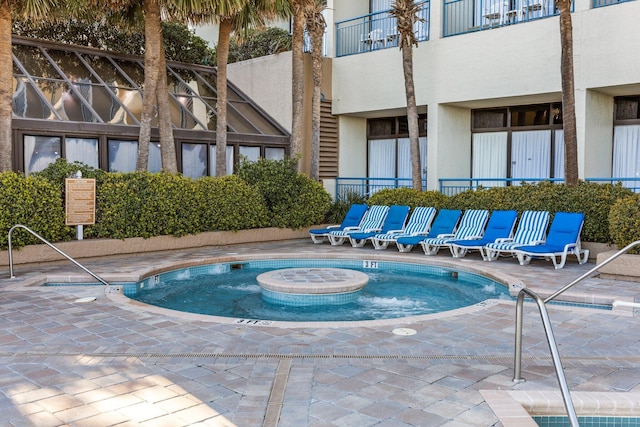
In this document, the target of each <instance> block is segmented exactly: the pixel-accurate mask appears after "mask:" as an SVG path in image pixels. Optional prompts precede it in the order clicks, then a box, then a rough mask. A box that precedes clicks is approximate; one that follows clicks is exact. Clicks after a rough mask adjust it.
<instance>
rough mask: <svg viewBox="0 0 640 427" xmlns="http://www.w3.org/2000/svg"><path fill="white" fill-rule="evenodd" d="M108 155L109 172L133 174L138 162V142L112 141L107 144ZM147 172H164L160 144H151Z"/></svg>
mask: <svg viewBox="0 0 640 427" xmlns="http://www.w3.org/2000/svg"><path fill="white" fill-rule="evenodd" d="M107 154H108V156H109V172H123V173H126V172H133V171H135V170H136V163H137V162H138V141H120V140H117V139H110V140H109V142H108V144H107ZM147 170H148V171H149V172H160V170H162V156H161V154H160V144H159V143H158V142H151V143H150V144H149V163H148V164H147Z"/></svg>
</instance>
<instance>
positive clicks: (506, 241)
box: [494, 237, 513, 243]
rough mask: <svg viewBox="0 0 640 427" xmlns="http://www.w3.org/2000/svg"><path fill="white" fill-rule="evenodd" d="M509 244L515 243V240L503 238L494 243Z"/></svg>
mask: <svg viewBox="0 0 640 427" xmlns="http://www.w3.org/2000/svg"><path fill="white" fill-rule="evenodd" d="M508 242H513V239H512V238H511V237H503V238H500V239H496V241H495V242H494V243H508Z"/></svg>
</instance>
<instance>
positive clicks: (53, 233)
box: [0, 172, 74, 249]
mask: <svg viewBox="0 0 640 427" xmlns="http://www.w3.org/2000/svg"><path fill="white" fill-rule="evenodd" d="M16 224H22V225H25V226H27V227H29V228H30V229H31V230H33V231H35V232H36V233H38V234H39V235H41V236H42V237H44V238H45V239H46V240H48V241H50V242H58V241H62V240H70V239H71V238H72V236H73V234H74V233H73V228H71V227H67V226H65V225H64V210H63V208H62V194H61V192H60V189H59V188H58V187H57V186H56V185H55V184H52V183H51V182H49V181H47V180H46V179H42V178H39V177H36V176H30V177H27V178H25V177H24V176H23V175H18V174H16V173H14V172H3V173H0V248H2V249H7V248H8V234H9V230H10V229H11V227H13V226H14V225H16ZM11 243H12V245H13V247H14V248H19V247H21V246H24V245H30V244H36V243H41V241H40V240H39V239H37V238H35V237H33V236H32V235H31V234H30V233H28V232H26V231H24V230H21V229H16V230H15V231H14V232H13V233H12V235H11Z"/></svg>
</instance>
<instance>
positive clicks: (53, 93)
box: [12, 37, 289, 177]
mask: <svg viewBox="0 0 640 427" xmlns="http://www.w3.org/2000/svg"><path fill="white" fill-rule="evenodd" d="M13 70H14V78H13V102H12V109H13V120H12V123H13V124H12V128H13V135H14V140H13V152H14V158H13V164H14V169H15V170H18V171H24V172H25V173H26V174H29V173H31V172H36V171H40V170H42V169H44V168H45V167H46V166H47V165H48V164H49V163H51V162H53V161H55V159H57V158H60V157H62V158H66V159H67V160H68V161H76V160H77V161H81V162H83V163H86V164H88V165H90V166H93V167H96V168H101V169H104V170H108V171H118V172H130V171H132V170H134V169H135V165H136V157H137V149H138V142H137V139H138V134H139V128H140V119H141V111H142V99H143V97H144V61H143V58H142V57H138V56H126V55H115V54H110V53H108V52H104V51H101V50H97V49H92V48H86V47H79V46H71V45H64V44H54V43H47V42H43V41H40V40H34V39H27V38H20V37H14V38H13ZM166 71H167V90H168V94H169V104H170V115H171V123H172V126H173V129H174V140H175V146H176V156H177V159H176V160H177V163H178V168H179V170H180V171H181V172H182V173H183V174H184V175H186V176H191V177H200V176H206V175H215V162H216V159H215V153H216V150H215V143H216V132H215V130H216V121H217V116H216V112H215V106H216V102H217V90H216V72H215V69H214V68H212V67H208V66H199V65H190V64H184V63H174V62H168V63H167V70H166ZM227 94H228V102H227V131H228V134H227V145H228V146H227V172H228V173H231V172H232V171H233V166H234V164H235V163H236V162H237V161H238V159H239V158H240V156H245V157H246V158H248V159H249V160H256V159H258V158H260V157H265V158H270V159H282V158H284V156H285V155H286V154H288V149H289V134H288V133H287V131H286V130H285V129H284V128H283V127H282V126H280V125H279V124H278V123H276V122H275V121H274V120H273V119H272V118H270V117H269V116H268V115H267V114H266V113H265V112H264V111H263V110H261V109H260V108H259V107H258V106H257V105H255V104H254V103H253V102H252V101H251V100H250V99H249V98H248V97H247V96H245V95H244V94H243V93H242V92H241V91H240V90H239V89H238V88H236V87H235V86H233V85H232V84H230V83H229V84H228V89H227ZM157 125H158V123H157V117H155V118H154V120H153V122H152V144H151V147H150V150H149V151H150V152H149V170H150V171H159V170H160V168H161V160H160V146H159V143H158V129H157Z"/></svg>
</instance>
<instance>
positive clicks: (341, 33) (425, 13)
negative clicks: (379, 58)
mask: <svg viewBox="0 0 640 427" xmlns="http://www.w3.org/2000/svg"><path fill="white" fill-rule="evenodd" d="M419 5H420V11H419V12H418V17H419V18H420V20H419V21H418V22H416V24H415V25H414V32H415V34H416V37H417V39H418V41H419V42H421V41H425V40H429V5H430V2H429V1H423V2H420V3H419ZM397 46H398V26H397V21H396V19H395V18H394V17H393V16H392V15H391V14H390V13H389V11H388V10H386V11H382V12H376V13H369V14H367V15H362V16H358V17H356V18H351V19H346V20H344V21H339V22H336V56H337V57H339V56H347V55H355V54H358V53H365V52H370V51H372V50H378V49H388V48H391V47H397Z"/></svg>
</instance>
